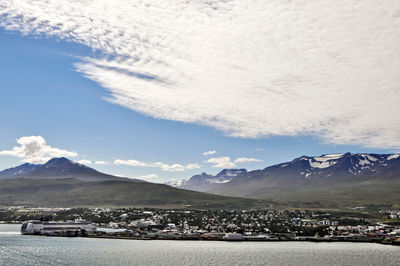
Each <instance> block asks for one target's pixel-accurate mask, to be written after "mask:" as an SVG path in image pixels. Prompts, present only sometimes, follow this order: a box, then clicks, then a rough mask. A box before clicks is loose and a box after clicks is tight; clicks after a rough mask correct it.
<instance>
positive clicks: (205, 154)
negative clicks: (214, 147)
mask: <svg viewBox="0 0 400 266" xmlns="http://www.w3.org/2000/svg"><path fill="white" fill-rule="evenodd" d="M215 153H217V151H206V152H203V155H204V156H208V155H214V154H215Z"/></svg>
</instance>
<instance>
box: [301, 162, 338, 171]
mask: <svg viewBox="0 0 400 266" xmlns="http://www.w3.org/2000/svg"><path fill="white" fill-rule="evenodd" d="M308 161H309V163H310V166H311V167H312V168H320V169H322V168H328V167H329V166H332V165H334V164H336V163H337V161H335V160H326V161H316V162H314V161H313V160H308Z"/></svg>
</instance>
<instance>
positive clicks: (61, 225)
mask: <svg viewBox="0 0 400 266" xmlns="http://www.w3.org/2000/svg"><path fill="white" fill-rule="evenodd" d="M95 230H96V226H95V225H93V224H92V223H91V222H87V221H82V220H77V221H66V222H50V221H48V220H44V219H41V220H33V221H29V222H25V223H23V224H22V226H21V234H23V235H47V236H82V235H85V234H86V233H87V232H93V231H95Z"/></svg>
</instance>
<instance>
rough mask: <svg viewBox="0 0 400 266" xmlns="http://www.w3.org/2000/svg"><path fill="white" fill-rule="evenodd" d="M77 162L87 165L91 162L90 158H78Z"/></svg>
mask: <svg viewBox="0 0 400 266" xmlns="http://www.w3.org/2000/svg"><path fill="white" fill-rule="evenodd" d="M78 163H80V164H86V165H89V164H92V161H91V160H79V161H78Z"/></svg>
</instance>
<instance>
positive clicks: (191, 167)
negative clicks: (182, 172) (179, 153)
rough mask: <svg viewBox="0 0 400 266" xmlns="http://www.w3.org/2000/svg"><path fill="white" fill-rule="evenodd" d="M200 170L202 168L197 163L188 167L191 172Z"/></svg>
mask: <svg viewBox="0 0 400 266" xmlns="http://www.w3.org/2000/svg"><path fill="white" fill-rule="evenodd" d="M199 168H200V165H199V164H197V163H190V164H187V165H186V169H189V170H193V169H199Z"/></svg>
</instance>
